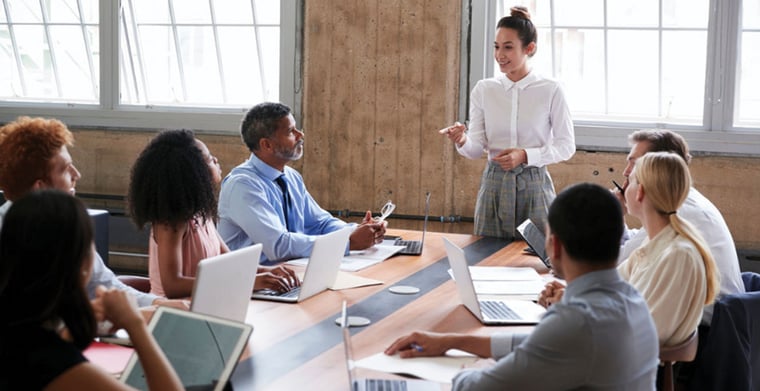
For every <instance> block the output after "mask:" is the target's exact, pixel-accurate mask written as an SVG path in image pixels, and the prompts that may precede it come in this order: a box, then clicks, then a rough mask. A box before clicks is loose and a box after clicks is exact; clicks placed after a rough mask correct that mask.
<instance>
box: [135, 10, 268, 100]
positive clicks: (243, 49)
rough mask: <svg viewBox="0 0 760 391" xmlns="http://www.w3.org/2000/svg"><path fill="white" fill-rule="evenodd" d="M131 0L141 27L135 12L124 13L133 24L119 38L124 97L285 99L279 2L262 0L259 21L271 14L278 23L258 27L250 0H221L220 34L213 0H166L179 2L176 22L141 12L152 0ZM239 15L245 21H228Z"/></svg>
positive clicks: (154, 98) (155, 98)
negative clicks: (281, 91)
mask: <svg viewBox="0 0 760 391" xmlns="http://www.w3.org/2000/svg"><path fill="white" fill-rule="evenodd" d="M124 2H125V3H127V4H133V6H134V8H135V9H134V12H135V14H136V15H138V20H137V21H136V23H137V25H138V31H139V34H137V35H135V34H134V33H133V32H132V29H133V22H132V21H131V15H132V14H131V13H130V12H125V13H124V14H123V15H122V17H123V18H126V21H125V22H126V23H123V24H124V25H126V30H124V31H121V37H120V41H121V42H122V44H121V48H120V50H121V53H120V63H121V65H120V75H121V88H122V91H121V94H120V101H121V102H122V103H124V104H140V105H154V104H155V105H171V106H198V105H203V106H230V107H248V106H250V105H251V104H252V102H256V101H261V100H263V99H267V100H278V99H279V76H280V75H279V67H280V58H279V53H280V47H279V45H280V27H279V25H278V23H279V20H280V17H279V11H280V8H279V2H278V1H265V2H261V4H258V3H257V5H256V10H257V22H259V23H261V20H260V19H259V18H264V20H265V21H268V22H269V23H272V22H276V23H277V24H275V25H274V26H271V27H270V26H267V27H255V26H253V19H254V18H253V7H252V2H251V1H250V0H243V1H240V0H238V1H236V2H232V1H230V2H228V1H227V0H224V1H216V2H215V4H214V15H215V20H214V21H215V22H216V23H217V27H216V34H218V36H215V30H214V27H213V25H212V24H211V23H212V20H211V9H210V8H209V1H208V0H193V1H185V0H171V1H170V3H164V2H161V3H160V4H162V5H165V4H171V5H172V6H173V7H174V8H173V9H174V14H175V15H176V17H177V20H178V23H177V26H176V27H175V28H173V27H172V26H171V24H170V23H161V24H162V25H157V24H156V23H143V21H142V20H140V19H139V18H140V17H142V16H143V15H144V10H141V9H138V7H144V6H146V5H147V4H149V3H146V2H145V0H132V1H131V2H130V0H124ZM222 3H224V4H223V5H221V4H222ZM150 4H151V5H152V3H150ZM233 6H234V7H233ZM217 17H218V18H217ZM220 19H221V20H223V21H224V23H222V22H221V21H220ZM180 22H182V23H180ZM201 22H202V23H201ZM233 22H234V23H235V24H239V25H236V26H229V24H232V23H233ZM175 29H176V33H177V37H176V42H175V36H174V31H175ZM122 30H123V29H122ZM256 34H259V36H258V37H257V36H256ZM177 45H178V46H179V47H178V48H177V47H176V46H177ZM217 45H218V47H217ZM264 54H265V55H264ZM218 56H220V57H221V59H219V58H218ZM220 65H221V69H219V67H220Z"/></svg>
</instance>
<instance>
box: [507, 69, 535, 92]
mask: <svg viewBox="0 0 760 391" xmlns="http://www.w3.org/2000/svg"><path fill="white" fill-rule="evenodd" d="M499 79H500V80H501V83H502V84H503V85H504V88H505V89H506V90H507V91H509V90H510V89H512V87H517V89H519V90H524V89H525V87H527V86H529V85H531V84H532V83H533V82H535V81H537V80H538V75H536V73H535V72H533V71H530V72H528V74H527V75H525V77H523V78H522V79H520V80H518V81H512V80H509V78H508V77H507V75H505V74H503V73H502V74H501V75H499Z"/></svg>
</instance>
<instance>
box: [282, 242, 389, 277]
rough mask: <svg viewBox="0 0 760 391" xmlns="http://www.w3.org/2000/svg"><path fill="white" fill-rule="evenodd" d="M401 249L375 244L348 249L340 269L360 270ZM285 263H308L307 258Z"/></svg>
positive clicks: (300, 264)
mask: <svg viewBox="0 0 760 391" xmlns="http://www.w3.org/2000/svg"><path fill="white" fill-rule="evenodd" d="M402 249H404V246H387V245H384V244H376V245H374V246H372V247H371V248H368V249H366V250H361V251H350V252H349V254H348V255H347V256H345V257H343V260H342V261H341V262H340V270H343V271H347V272H355V271H358V270H362V269H364V268H367V267H370V266H372V265H374V264H377V263H380V262H382V261H384V260H386V259H388V258H390V257H391V256H392V255H393V254H395V253H397V252H399V251H401V250H402ZM287 263H289V264H291V265H297V266H306V264H307V263H309V258H298V259H291V260H290V261H288V262H287Z"/></svg>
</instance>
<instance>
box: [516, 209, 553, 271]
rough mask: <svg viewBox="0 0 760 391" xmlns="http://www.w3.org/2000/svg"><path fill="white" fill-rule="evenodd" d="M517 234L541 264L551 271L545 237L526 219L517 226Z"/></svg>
mask: <svg viewBox="0 0 760 391" xmlns="http://www.w3.org/2000/svg"><path fill="white" fill-rule="evenodd" d="M517 232H519V233H520V236H522V237H523V239H524V240H525V243H528V247H530V250H531V251H532V252H533V253H534V254H536V256H537V257H538V258H540V259H541V262H543V263H544V265H546V267H548V268H549V269H551V267H552V264H551V261H549V256H548V255H546V235H545V234H544V233H543V232H541V230H540V229H538V227H536V225H535V224H533V221H532V220H531V219H527V220H525V221H523V222H522V224H520V225H519V226H517Z"/></svg>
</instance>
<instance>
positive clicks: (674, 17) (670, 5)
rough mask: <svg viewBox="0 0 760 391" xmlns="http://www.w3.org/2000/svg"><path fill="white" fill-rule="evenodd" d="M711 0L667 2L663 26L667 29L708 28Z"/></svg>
mask: <svg viewBox="0 0 760 391" xmlns="http://www.w3.org/2000/svg"><path fill="white" fill-rule="evenodd" d="M709 10H710V0H665V1H663V5H662V24H663V26H665V27H696V28H707V18H708V12H709Z"/></svg>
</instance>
